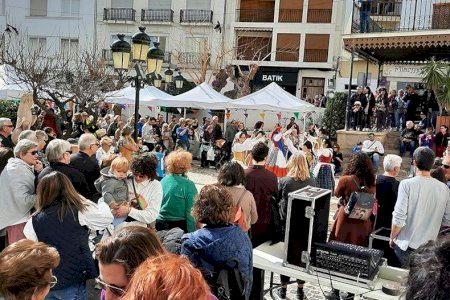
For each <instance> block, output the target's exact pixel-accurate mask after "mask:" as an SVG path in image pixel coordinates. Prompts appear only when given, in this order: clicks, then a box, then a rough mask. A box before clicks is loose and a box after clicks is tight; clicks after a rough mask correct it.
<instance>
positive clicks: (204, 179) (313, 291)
mask: <svg viewBox="0 0 450 300" xmlns="http://www.w3.org/2000/svg"><path fill="white" fill-rule="evenodd" d="M217 173H218V172H217V170H215V169H213V168H209V169H202V168H200V167H199V165H198V162H197V161H194V167H193V169H192V170H191V171H190V172H189V173H188V177H189V178H190V179H191V180H192V181H193V182H194V183H195V185H196V187H197V189H198V190H200V189H201V188H202V187H203V186H204V185H206V184H214V183H216V182H217ZM336 184H337V180H336ZM337 203H338V199H337V198H334V197H333V198H332V200H331V206H330V217H329V226H328V228H331V226H332V225H333V216H334V213H335V211H336V209H337ZM274 283H275V284H279V283H280V276H279V275H277V274H275V275H274ZM269 284H270V272H267V273H266V276H265V283H264V285H265V286H264V289H268V288H269ZM322 289H323V291H329V290H330V289H329V288H327V287H322ZM275 291H276V290H274V291H273V296H271V295H270V294H267V295H266V296H265V299H267V300H269V299H280V298H279V297H278V296H277V295H276V292H275ZM304 291H305V295H306V298H307V299H310V300H322V299H325V297H324V296H323V293H322V291H321V289H320V287H319V286H318V285H313V284H310V283H306V284H305V286H304ZM296 293H297V284H296V283H294V284H290V285H289V286H288V293H287V299H297V297H296Z"/></svg>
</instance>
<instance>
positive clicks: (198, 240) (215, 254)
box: [181, 224, 253, 298]
mask: <svg viewBox="0 0 450 300" xmlns="http://www.w3.org/2000/svg"><path fill="white" fill-rule="evenodd" d="M181 242H182V244H181V254H183V255H186V256H187V257H188V258H189V260H190V261H191V263H192V264H193V265H194V266H195V267H197V268H198V269H199V270H201V271H202V273H203V275H204V276H205V277H210V276H211V275H212V274H213V272H214V265H212V264H211V263H210V262H211V261H214V262H217V264H218V265H223V264H224V263H226V262H227V261H229V260H230V259H232V258H236V259H237V260H238V261H239V271H241V273H242V274H243V275H244V276H245V277H246V280H247V285H246V296H247V298H248V297H249V296H250V290H251V287H252V283H253V248H252V243H251V242H250V238H249V237H248V234H246V233H245V232H243V231H242V230H241V228H240V227H238V226H236V225H231V224H230V225H225V226H222V227H210V226H206V227H204V228H202V229H199V230H197V231H195V232H192V233H188V234H185V235H184V236H183V237H182V239H181ZM205 256H206V257H205Z"/></svg>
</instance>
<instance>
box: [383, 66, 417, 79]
mask: <svg viewBox="0 0 450 300" xmlns="http://www.w3.org/2000/svg"><path fill="white" fill-rule="evenodd" d="M421 71H422V66H420V65H384V66H383V76H387V77H401V78H417V77H421V75H420V73H421Z"/></svg>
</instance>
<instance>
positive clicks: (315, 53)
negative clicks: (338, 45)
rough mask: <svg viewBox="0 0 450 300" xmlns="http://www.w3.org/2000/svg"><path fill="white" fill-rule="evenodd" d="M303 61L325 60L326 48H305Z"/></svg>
mask: <svg viewBox="0 0 450 300" xmlns="http://www.w3.org/2000/svg"><path fill="white" fill-rule="evenodd" d="M303 61H304V62H327V61H328V49H305V57H304V58H303Z"/></svg>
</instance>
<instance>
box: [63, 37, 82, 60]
mask: <svg viewBox="0 0 450 300" xmlns="http://www.w3.org/2000/svg"><path fill="white" fill-rule="evenodd" d="M77 53H78V39H61V54H62V55H63V56H64V57H68V56H72V57H73V56H75V55H76V54H77Z"/></svg>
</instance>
